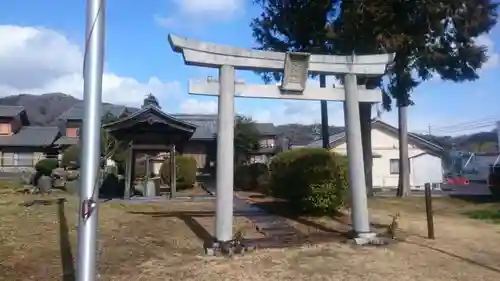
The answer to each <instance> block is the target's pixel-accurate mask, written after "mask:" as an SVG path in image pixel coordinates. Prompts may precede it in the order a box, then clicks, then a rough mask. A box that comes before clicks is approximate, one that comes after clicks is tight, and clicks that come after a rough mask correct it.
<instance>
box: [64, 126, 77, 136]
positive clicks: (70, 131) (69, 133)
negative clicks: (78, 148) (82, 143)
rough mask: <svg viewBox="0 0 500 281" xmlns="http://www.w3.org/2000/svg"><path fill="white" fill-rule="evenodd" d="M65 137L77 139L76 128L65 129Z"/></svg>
mask: <svg viewBox="0 0 500 281" xmlns="http://www.w3.org/2000/svg"><path fill="white" fill-rule="evenodd" d="M66 136H67V137H70V138H77V137H78V128H67V129H66Z"/></svg>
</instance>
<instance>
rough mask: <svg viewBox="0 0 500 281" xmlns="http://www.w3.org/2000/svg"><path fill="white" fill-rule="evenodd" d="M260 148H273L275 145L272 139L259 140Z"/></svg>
mask: <svg viewBox="0 0 500 281" xmlns="http://www.w3.org/2000/svg"><path fill="white" fill-rule="evenodd" d="M259 144H260V147H265V148H273V147H274V146H275V145H276V144H275V141H274V139H261V140H260V141H259Z"/></svg>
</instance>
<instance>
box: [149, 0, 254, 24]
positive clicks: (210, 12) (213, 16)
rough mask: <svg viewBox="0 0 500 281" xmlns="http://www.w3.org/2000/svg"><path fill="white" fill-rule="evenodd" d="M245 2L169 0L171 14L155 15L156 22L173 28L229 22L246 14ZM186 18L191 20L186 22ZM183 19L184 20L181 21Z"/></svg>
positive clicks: (236, 0) (240, 0)
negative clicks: (193, 23)
mask: <svg viewBox="0 0 500 281" xmlns="http://www.w3.org/2000/svg"><path fill="white" fill-rule="evenodd" d="M244 4H245V0H210V1H208V0H169V10H170V12H169V14H168V15H167V16H160V15H155V16H154V20H155V22H156V23H157V24H158V25H160V26H163V27H167V28H171V27H173V26H175V25H176V23H182V25H186V22H192V21H195V22H197V23H199V22H200V21H206V20H217V21H223V20H229V19H232V18H234V17H235V16H236V15H237V14H239V13H242V12H244V9H243V7H244ZM186 18H189V20H187V21H186ZM181 19H182V20H181Z"/></svg>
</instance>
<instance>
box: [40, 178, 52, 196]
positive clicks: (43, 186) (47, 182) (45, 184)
mask: <svg viewBox="0 0 500 281" xmlns="http://www.w3.org/2000/svg"><path fill="white" fill-rule="evenodd" d="M37 188H38V190H39V191H40V193H50V191H51V189H52V178H51V177H48V176H41V177H40V178H39V179H38V183H37Z"/></svg>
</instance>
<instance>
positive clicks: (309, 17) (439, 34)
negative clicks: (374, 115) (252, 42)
mask: <svg viewBox="0 0 500 281" xmlns="http://www.w3.org/2000/svg"><path fill="white" fill-rule="evenodd" d="M254 2H255V3H256V4H258V5H260V6H261V8H262V13H261V14H260V15H259V16H258V17H256V18H255V19H253V21H252V23H251V27H252V29H253V36H254V38H255V39H256V41H257V43H258V44H259V45H260V46H259V49H261V50H270V51H302V52H310V53H322V54H333V55H350V54H353V53H354V54H358V55H365V54H378V53H395V54H396V56H395V60H394V63H393V64H392V65H391V66H390V67H389V68H388V71H387V74H386V76H385V78H386V79H382V78H375V79H363V80H361V79H360V81H358V83H360V84H366V85H367V87H369V88H373V87H379V88H380V89H381V90H382V92H383V97H384V107H385V108H386V109H387V110H390V109H391V105H392V101H393V100H395V101H396V106H397V107H398V110H400V111H399V113H400V114H401V118H400V122H399V123H400V136H399V139H400V143H401V145H400V150H401V151H400V155H402V156H403V157H400V158H404V157H407V154H406V155H405V151H404V150H405V149H407V147H408V146H407V143H405V141H406V137H405V135H406V130H405V129H406V118H405V117H406V108H407V107H408V106H410V105H412V104H413V102H412V99H411V93H412V91H413V89H414V88H415V87H417V86H418V85H419V84H420V83H421V82H422V81H425V80H428V79H430V78H431V77H432V76H433V75H438V76H440V77H441V79H443V80H449V81H454V82H461V81H472V80H475V79H477V78H478V74H477V70H478V69H479V68H481V66H482V64H483V63H484V62H485V61H486V60H487V55H486V54H487V50H486V48H485V46H481V45H478V44H477V43H476V41H475V40H474V39H475V38H476V37H477V36H479V35H481V34H484V33H487V32H488V31H489V30H490V29H491V28H492V27H493V26H494V25H495V24H496V22H497V6H498V4H496V3H493V1H491V0H455V1H450V0H441V1H428V0H412V1H408V0H391V1H387V0H365V1H362V0H357V1H355V0H350V1H344V2H343V3H342V9H339V6H338V5H336V4H337V3H338V2H339V0H286V1H283V0H254ZM337 13H338V14H339V18H338V20H337V21H335V22H332V21H331V18H332V15H335V14H337ZM263 77H264V78H265V80H271V79H272V78H274V79H276V80H278V79H279V78H280V74H278V73H265V74H263ZM384 80H385V81H384ZM360 113H361V114H360V115H361V122H362V123H361V125H362V133H363V150H364V159H365V169H366V171H365V172H366V177H367V185H368V186H369V187H370V185H371V183H369V181H371V165H372V164H371V157H370V155H371V145H370V143H371V141H369V139H370V136H369V135H370V133H371V126H370V124H371V122H370V121H371V120H370V117H371V106H364V107H363V105H361V107H360ZM400 162H401V163H405V162H406V161H400ZM401 163H400V167H401V168H403V169H400V187H399V189H398V193H399V195H400V196H405V195H407V194H408V193H409V186H408V185H409V167H408V166H407V165H405V166H404V167H403V166H401Z"/></svg>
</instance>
